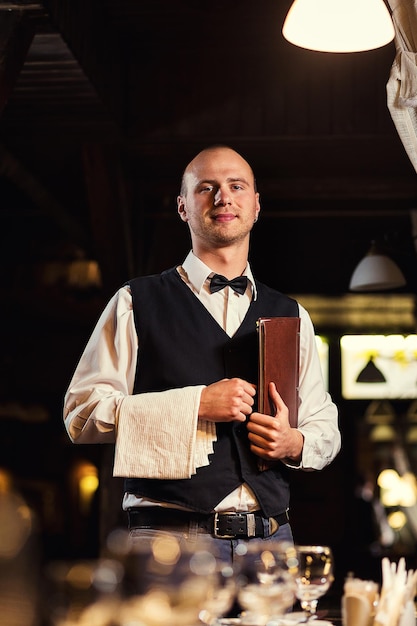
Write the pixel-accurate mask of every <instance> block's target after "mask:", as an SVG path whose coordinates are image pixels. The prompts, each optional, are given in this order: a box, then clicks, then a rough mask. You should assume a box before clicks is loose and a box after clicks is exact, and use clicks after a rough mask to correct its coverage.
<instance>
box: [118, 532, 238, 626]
mask: <svg viewBox="0 0 417 626" xmlns="http://www.w3.org/2000/svg"><path fill="white" fill-rule="evenodd" d="M220 581H221V578H220V572H219V570H218V561H217V559H216V557H215V556H214V554H213V553H212V551H211V550H210V549H209V547H208V544H206V542H204V541H203V540H201V541H200V540H196V541H195V542H194V543H193V544H192V545H191V544H186V543H184V542H182V541H181V539H180V538H178V537H177V536H175V535H173V534H172V535H171V534H170V533H166V532H165V533H160V534H157V535H156V536H154V537H152V539H151V541H146V540H145V541H143V542H139V543H135V545H134V546H133V548H132V550H131V552H130V553H129V554H128V555H127V557H126V558H125V576H124V601H123V604H122V607H121V611H120V618H121V619H120V621H121V623H122V624H125V623H126V624H130V623H132V624H133V623H140V624H142V625H144V626H166V624H170V626H195V624H198V622H199V618H200V614H201V615H202V616H204V617H205V621H206V623H207V624H211V623H212V622H213V621H214V618H215V617H216V615H219V614H221V613H222V612H223V611H226V610H227V608H228V607H226V608H224V607H225V604H226V600H227V601H229V598H228V597H226V598H225V597H224V596H225V595H226V594H223V595H222V594H221V586H220ZM225 587H226V585H225ZM230 603H231V600H230ZM204 611H206V612H205V613H204ZM135 620H136V621H135ZM201 621H202V620H201ZM200 623H201V622H200Z"/></svg>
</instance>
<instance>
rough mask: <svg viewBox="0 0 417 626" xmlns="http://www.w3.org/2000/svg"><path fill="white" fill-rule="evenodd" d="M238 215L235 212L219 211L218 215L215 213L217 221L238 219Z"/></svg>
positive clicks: (214, 217)
mask: <svg viewBox="0 0 417 626" xmlns="http://www.w3.org/2000/svg"><path fill="white" fill-rule="evenodd" d="M236 217H237V216H236V215H235V214H234V213H218V214H217V215H213V219H214V221H215V222H231V221H232V220H234V219H236Z"/></svg>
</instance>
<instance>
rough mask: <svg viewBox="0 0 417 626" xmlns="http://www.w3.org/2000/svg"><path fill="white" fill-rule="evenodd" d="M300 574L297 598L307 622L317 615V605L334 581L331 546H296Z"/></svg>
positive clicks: (297, 579) (298, 574) (297, 578)
mask: <svg viewBox="0 0 417 626" xmlns="http://www.w3.org/2000/svg"><path fill="white" fill-rule="evenodd" d="M296 551H297V557H298V572H297V575H296V583H297V588H296V597H297V598H298V600H300V604H301V608H302V609H303V611H304V612H305V614H306V621H307V620H309V619H310V618H311V617H312V616H313V615H315V614H316V610H317V603H318V601H319V598H321V597H322V596H323V595H324V594H325V593H327V591H328V590H329V588H330V585H331V584H332V582H333V580H334V576H333V554H332V551H331V549H330V548H329V546H301V545H297V546H296Z"/></svg>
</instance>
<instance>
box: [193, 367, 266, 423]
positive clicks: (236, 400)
mask: <svg viewBox="0 0 417 626" xmlns="http://www.w3.org/2000/svg"><path fill="white" fill-rule="evenodd" d="M255 393H256V388H255V385H252V384H251V383H248V382H247V381H246V380H242V379H241V378H224V379H223V380H219V381H218V382H216V383H213V384H211V385H208V386H207V387H205V388H204V389H203V391H202V392H201V398H200V409H199V411H198V417H200V418H201V419H206V420H210V421H212V422H244V421H245V420H246V416H247V415H250V414H251V413H252V406H253V402H254V400H253V397H254V395H255Z"/></svg>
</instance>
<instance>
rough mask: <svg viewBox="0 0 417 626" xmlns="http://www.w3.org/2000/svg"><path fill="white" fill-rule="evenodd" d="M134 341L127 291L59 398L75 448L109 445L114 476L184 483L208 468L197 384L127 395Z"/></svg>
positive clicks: (209, 430) (210, 430) (208, 441)
mask: <svg viewBox="0 0 417 626" xmlns="http://www.w3.org/2000/svg"><path fill="white" fill-rule="evenodd" d="M137 350H138V339H137V334H136V329H135V324H134V319H133V310H132V300H131V295H130V292H129V290H128V289H127V288H122V289H120V290H119V291H118V292H117V293H116V294H115V295H114V296H113V298H112V299H111V300H110V301H109V303H108V305H107V306H106V308H105V309H104V311H103V313H102V315H101V316H100V319H99V321H98V322H97V325H96V327H95V329H94V331H93V333H92V335H91V337H90V339H89V341H88V343H87V345H86V347H85V350H84V352H83V354H82V356H81V359H80V361H79V363H78V366H77V368H76V370H75V373H74V376H73V378H72V381H71V383H70V385H69V388H68V391H67V393H66V395H65V399H64V423H65V427H66V429H67V432H68V434H69V437H70V438H71V440H72V441H73V442H74V443H115V444H116V447H115V464H114V475H115V476H142V477H144V478H189V477H190V476H191V475H192V474H193V473H195V471H196V468H197V467H199V466H203V465H207V464H208V462H209V460H208V455H209V454H210V453H212V452H213V442H214V441H215V440H216V431H215V425H214V424H213V423H211V422H206V421H205V420H199V419H198V408H199V402H200V395H201V391H202V389H203V386H196V387H186V388H184V389H170V390H167V391H163V392H159V393H141V394H133V386H134V381H135V372H136V359H137Z"/></svg>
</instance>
